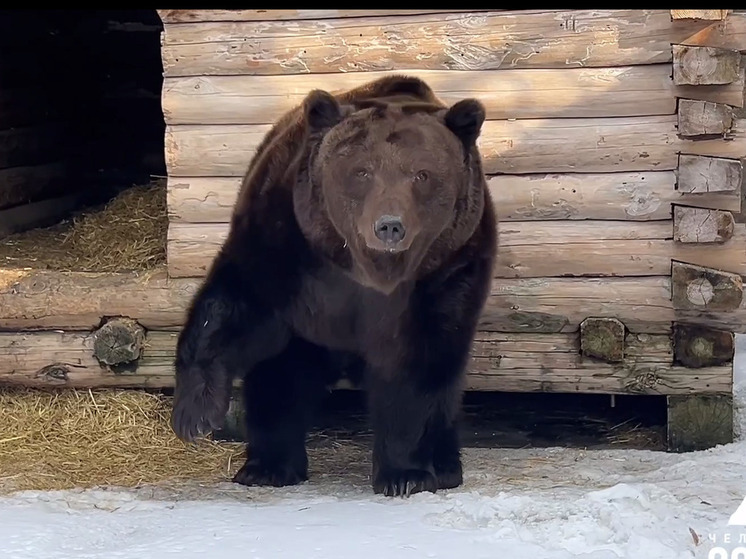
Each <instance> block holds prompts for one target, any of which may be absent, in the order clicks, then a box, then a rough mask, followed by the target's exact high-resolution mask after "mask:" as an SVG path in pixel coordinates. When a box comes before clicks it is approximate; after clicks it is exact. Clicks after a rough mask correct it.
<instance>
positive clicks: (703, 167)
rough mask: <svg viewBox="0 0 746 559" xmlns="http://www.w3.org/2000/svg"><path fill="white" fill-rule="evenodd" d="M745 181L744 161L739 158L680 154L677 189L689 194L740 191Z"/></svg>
mask: <svg viewBox="0 0 746 559" xmlns="http://www.w3.org/2000/svg"><path fill="white" fill-rule="evenodd" d="M742 182H743V163H742V162H741V161H740V160H738V159H725V158H722V157H706V156H703V155H685V154H681V155H679V165H678V168H677V170H676V189H677V190H678V191H679V192H683V193H687V194H706V193H710V192H733V193H735V192H738V191H739V189H740V188H741V183H742Z"/></svg>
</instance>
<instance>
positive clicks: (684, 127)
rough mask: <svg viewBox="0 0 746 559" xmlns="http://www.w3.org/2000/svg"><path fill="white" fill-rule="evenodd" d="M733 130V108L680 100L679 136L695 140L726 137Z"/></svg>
mask: <svg viewBox="0 0 746 559" xmlns="http://www.w3.org/2000/svg"><path fill="white" fill-rule="evenodd" d="M732 128H733V107H731V106H729V105H725V104H723V103H713V102H711V101H698V100H695V99H679V111H678V133H679V136H682V137H685V138H694V139H696V138H702V139H704V138H707V137H714V136H725V135H726V134H728V133H729V132H730V131H731V129H732Z"/></svg>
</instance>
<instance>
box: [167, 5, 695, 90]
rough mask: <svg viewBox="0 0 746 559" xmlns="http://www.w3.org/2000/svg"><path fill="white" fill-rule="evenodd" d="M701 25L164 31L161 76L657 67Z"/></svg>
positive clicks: (348, 22) (464, 18) (528, 16)
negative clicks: (675, 44) (399, 70)
mask: <svg viewBox="0 0 746 559" xmlns="http://www.w3.org/2000/svg"><path fill="white" fill-rule="evenodd" d="M708 24H709V22H706V21H704V22H703V21H685V22H680V23H679V24H678V25H676V26H674V25H672V23H671V18H670V14H669V13H668V12H667V11H666V10H592V11H590V10H557V11H529V10H526V11H523V10H519V11H514V12H507V11H505V12H476V13H457V14H424V15H408V16H389V17H369V18H354V19H352V18H341V19H335V20H314V21H305V20H300V21H262V22H251V21H244V22H200V23H194V24H190V23H184V24H179V25H166V26H165V32H164V38H163V50H162V53H163V54H162V56H163V66H164V71H165V73H166V75H167V76H199V75H211V74H220V75H236V74H298V73H334V72H369V71H379V70H393V69H399V68H407V69H410V70H496V69H503V68H566V67H568V66H630V65H639V64H653V63H657V62H661V63H667V62H670V61H671V59H672V54H671V44H672V43H681V42H682V41H683V40H684V39H685V38H687V37H690V36H692V35H695V34H696V33H697V32H698V31H700V30H701V29H703V28H704V27H706V26H707V25H708Z"/></svg>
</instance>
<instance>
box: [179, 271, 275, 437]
mask: <svg viewBox="0 0 746 559" xmlns="http://www.w3.org/2000/svg"><path fill="white" fill-rule="evenodd" d="M245 286H246V280H245V278H244V275H243V274H242V273H241V272H240V270H239V269H238V268H237V267H236V266H235V265H234V264H232V263H231V262H228V261H226V260H225V259H223V258H222V257H220V256H219V257H218V259H216V261H215V263H214V265H213V268H212V270H211V273H210V275H209V276H208V278H207V279H206V280H205V282H204V284H203V285H202V287H201V288H200V290H199V292H198V293H197V295H196V296H195V297H194V300H193V302H192V304H191V307H190V309H189V312H188V315H187V320H186V324H185V325H184V328H183V329H182V331H181V334H180V335H179V340H178V343H177V348H176V360H175V363H174V364H175V372H176V389H175V391H174V404H173V411H172V414H171V425H172V427H173V430H174V432H175V433H176V435H177V436H178V437H179V438H180V439H182V440H184V441H188V442H189V441H193V440H194V439H195V438H196V437H197V436H199V435H205V434H207V433H209V432H210V431H212V430H215V429H218V428H220V427H221V426H222V424H223V422H224V420H225V414H226V413H227V411H228V404H229V401H230V394H231V390H232V383H233V379H234V378H235V377H236V376H239V375H241V374H243V373H244V372H245V371H246V370H248V369H250V368H252V367H253V365H254V364H256V363H257V362H259V361H261V360H264V359H267V358H269V357H271V356H273V355H276V354H277V353H279V352H280V351H282V349H283V347H285V345H286V344H287V342H288V339H289V337H290V334H289V330H288V328H287V326H286V325H285V324H283V323H281V321H280V320H279V318H277V313H276V312H274V309H273V308H272V307H271V306H269V305H268V304H267V303H265V301H264V300H262V299H260V298H257V297H252V296H251V293H250V292H249V291H248V290H247V289H246V287H245Z"/></svg>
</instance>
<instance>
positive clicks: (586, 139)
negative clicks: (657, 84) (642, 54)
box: [166, 115, 746, 177]
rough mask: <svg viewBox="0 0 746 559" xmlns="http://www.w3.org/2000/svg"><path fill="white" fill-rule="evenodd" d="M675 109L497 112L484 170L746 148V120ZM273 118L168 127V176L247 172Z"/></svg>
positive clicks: (485, 143) (661, 161) (666, 164)
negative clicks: (707, 128) (687, 123)
mask: <svg viewBox="0 0 746 559" xmlns="http://www.w3.org/2000/svg"><path fill="white" fill-rule="evenodd" d="M676 122H677V118H676V116H673V115H670V116H652V117H636V118H632V117H620V118H582V119H546V120H544V119H537V120H515V121H508V120H492V121H487V122H485V123H484V126H483V127H482V134H481V136H480V138H479V140H478V144H479V148H480V151H481V153H482V157H483V161H484V168H485V172H486V173H488V174H492V173H510V174H525V173H563V172H579V171H580V172H585V173H604V172H630V171H660V170H673V169H675V168H676V167H677V165H678V152H682V153H687V154H691V155H711V156H719V157H733V158H740V157H744V156H746V131H745V130H744V129H746V121H740V120H739V121H737V124H736V125H735V126H734V130H733V133H732V136H733V139H732V140H730V141H725V140H721V139H716V140H699V141H694V140H683V139H680V138H679V137H678V136H677V131H676ZM269 129H270V126H268V125H204V126H202V125H178V126H168V127H167V128H166V164H167V167H168V173H169V176H175V177H185V176H243V174H244V172H245V171H246V167H247V166H248V163H249V161H250V160H251V157H252V156H253V154H254V152H255V150H256V148H257V146H258V145H259V143H260V142H261V140H262V139H263V138H264V135H265V134H266V133H267V132H268V131H269Z"/></svg>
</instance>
